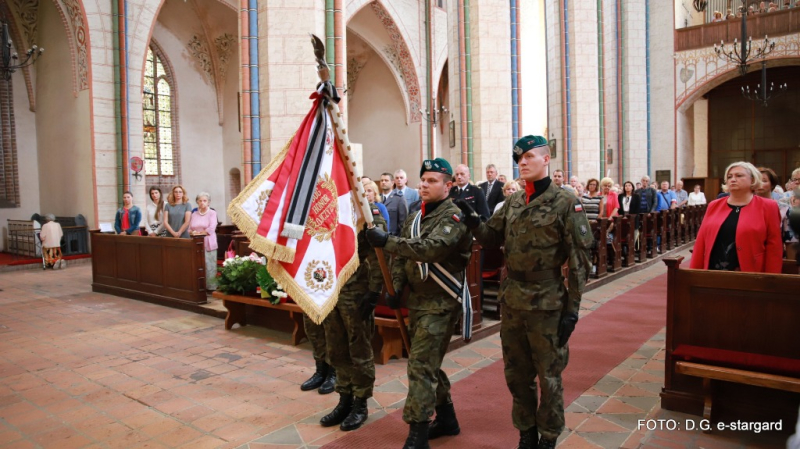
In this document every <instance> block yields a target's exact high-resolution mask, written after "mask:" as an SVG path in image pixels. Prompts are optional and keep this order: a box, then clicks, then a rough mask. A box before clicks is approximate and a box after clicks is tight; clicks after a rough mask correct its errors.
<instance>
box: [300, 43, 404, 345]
mask: <svg viewBox="0 0 800 449" xmlns="http://www.w3.org/2000/svg"><path fill="white" fill-rule="evenodd" d="M311 42H312V44H313V45H314V54H315V56H316V58H317V74H318V75H319V78H320V80H321V81H322V82H323V83H325V82H330V69H329V68H328V64H327V62H326V61H325V46H324V45H323V44H322V41H321V40H320V39H319V38H318V37H317V36H314V35H313V34H312V35H311ZM327 103H328V107H327V109H328V114H329V115H330V117H331V122H332V123H333V127H334V129H335V130H336V136H337V138H338V140H339V151H340V153H341V157H342V159H343V160H344V163H345V165H346V166H347V170H348V174H349V175H350V187H351V188H352V190H355V192H356V195H355V198H356V201H357V202H358V205H359V208H360V209H361V215H362V216H363V217H364V221H366V223H367V226H368V227H369V228H372V227H374V226H375V225H374V223H373V222H372V212H371V211H370V208H369V202H368V201H367V194H366V192H365V191H364V185H363V184H361V174H360V173H359V169H358V164H357V163H356V160H355V157H354V156H353V150H352V148H351V146H350V138H349V137H348V136H347V129H345V126H344V122H343V121H342V113H341V111H340V110H339V105H338V104H336V102H335V101H328V102H327ZM375 253H376V254H377V256H378V264H379V265H380V267H381V273H382V274H383V282H384V284H386V291H387V292H388V293H389V295H391V296H397V292H396V291H395V290H394V285H392V276H391V273H389V267H388V266H387V265H386V259H385V258H384V255H383V248H375ZM394 316H395V318H396V319H397V323H398V325H399V328H400V336H401V337H402V339H403V346H405V348H406V351H407V352H408V353H409V354H410V353H411V340H409V338H408V328H407V327H406V320H405V318H404V317H403V314H402V313H401V312H400V310H394Z"/></svg>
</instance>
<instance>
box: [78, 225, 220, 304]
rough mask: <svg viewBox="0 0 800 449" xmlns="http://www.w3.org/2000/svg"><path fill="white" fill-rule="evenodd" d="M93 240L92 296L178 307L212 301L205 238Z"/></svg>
mask: <svg viewBox="0 0 800 449" xmlns="http://www.w3.org/2000/svg"><path fill="white" fill-rule="evenodd" d="M90 234H91V239H92V291H94V292H100V293H109V294H112V295H117V296H123V297H126V298H132V299H140V300H144V301H148V302H154V303H158V304H168V305H171V306H175V307H181V306H184V307H185V306H186V305H188V304H205V303H206V302H207V301H208V300H207V298H206V263H205V249H204V247H203V237H202V236H198V237H193V238H191V239H175V238H166V237H164V238H155V237H140V236H134V235H115V234H101V233H100V232H98V231H92V232H91V233H90Z"/></svg>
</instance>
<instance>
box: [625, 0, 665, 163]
mask: <svg viewBox="0 0 800 449" xmlns="http://www.w3.org/2000/svg"><path fill="white" fill-rule="evenodd" d="M620 1H621V2H623V4H622V16H621V17H622V30H623V38H622V48H623V50H622V51H623V58H622V65H623V67H622V73H623V77H622V86H623V97H622V98H623V101H622V111H623V113H622V118H623V137H622V144H623V153H624V154H623V158H624V161H623V162H624V166H625V170H624V172H623V177H624V178H625V179H639V178H641V177H642V175H644V174H646V173H647V145H648V141H647V113H648V110H647V56H648V55H647V35H646V33H647V30H646V22H647V20H646V15H645V3H644V2H643V1H642V0H620ZM650 3H651V4H652V3H653V2H652V1H651V2H650ZM651 73H653V72H651ZM662 125H663V124H662V123H659V126H662ZM664 168H667V167H664ZM653 170H654V171H655V168H654V169H653ZM648 174H649V175H650V177H651V178H653V179H655V178H654V176H653V175H654V173H648Z"/></svg>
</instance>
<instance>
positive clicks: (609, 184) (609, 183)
mask: <svg viewBox="0 0 800 449" xmlns="http://www.w3.org/2000/svg"><path fill="white" fill-rule="evenodd" d="M600 195H602V196H603V197H605V199H606V201H605V203H606V215H605V217H606V218H614V217H616V216H617V215H619V199H618V198H617V193H615V192H614V180H613V179H611V178H603V179H601V180H600Z"/></svg>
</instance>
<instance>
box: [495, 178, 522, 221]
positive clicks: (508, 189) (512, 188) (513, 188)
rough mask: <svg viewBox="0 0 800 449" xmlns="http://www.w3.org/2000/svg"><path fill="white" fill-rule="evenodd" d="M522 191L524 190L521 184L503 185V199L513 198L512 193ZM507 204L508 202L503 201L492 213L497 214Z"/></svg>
mask: <svg viewBox="0 0 800 449" xmlns="http://www.w3.org/2000/svg"><path fill="white" fill-rule="evenodd" d="M520 190H522V188H521V187H520V186H519V184H517V182H516V181H511V182H507V183H505V184H504V185H503V197H504V198H508V197H509V196H511V194H512V193H514V192H519V191H520ZM505 202H506V201H505V200H503V201H500V202H499V203H497V206H495V207H494V210H493V211H492V213H495V212H497V211H498V210H500V208H501V207H503V203H505Z"/></svg>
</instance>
